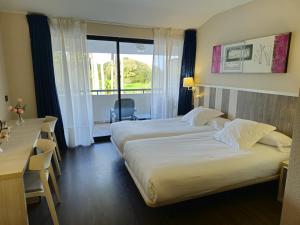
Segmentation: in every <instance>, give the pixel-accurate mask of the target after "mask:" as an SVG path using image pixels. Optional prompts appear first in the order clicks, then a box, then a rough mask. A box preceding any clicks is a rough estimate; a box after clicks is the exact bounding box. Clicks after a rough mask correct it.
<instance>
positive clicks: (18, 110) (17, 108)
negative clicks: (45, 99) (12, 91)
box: [8, 98, 26, 126]
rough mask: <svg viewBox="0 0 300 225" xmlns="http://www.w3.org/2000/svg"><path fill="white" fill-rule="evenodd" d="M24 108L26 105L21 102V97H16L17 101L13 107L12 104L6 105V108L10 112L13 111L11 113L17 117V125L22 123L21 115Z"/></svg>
mask: <svg viewBox="0 0 300 225" xmlns="http://www.w3.org/2000/svg"><path fill="white" fill-rule="evenodd" d="M25 109H26V105H25V104H23V99H22V98H18V102H17V104H16V106H15V107H13V106H9V107H8V110H9V111H10V112H13V113H16V114H17V116H18V118H17V121H16V124H17V125H18V126H20V125H22V124H23V123H24V119H23V117H22V115H23V114H24V112H25Z"/></svg>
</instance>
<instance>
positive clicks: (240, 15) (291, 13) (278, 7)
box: [196, 0, 300, 93]
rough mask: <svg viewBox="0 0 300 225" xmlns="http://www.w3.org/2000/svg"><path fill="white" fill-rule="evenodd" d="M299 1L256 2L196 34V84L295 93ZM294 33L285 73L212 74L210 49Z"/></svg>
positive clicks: (299, 70) (299, 75)
mask: <svg viewBox="0 0 300 225" xmlns="http://www.w3.org/2000/svg"><path fill="white" fill-rule="evenodd" d="M299 9H300V1H299V0H256V1H253V2H251V3H248V4H246V5H244V6H240V7H237V8H234V9H232V10H229V11H226V12H224V13H221V14H219V15H217V16H215V17H213V18H212V19H210V20H209V21H208V22H207V23H205V24H204V25H203V26H201V27H200V29H199V32H198V46H197V60H196V81H197V82H201V83H204V84H210V85H221V86H232V87H240V88H251V89H262V90H272V91H283V92H293V93H298V90H299V87H300V63H299V59H300V25H299V22H300V13H299ZM289 31H291V32H293V37H292V42H291V50H290V58H289V65H288V73H287V74H235V75H234V74H223V75H220V74H211V72H210V71H211V58H212V47H213V46H214V45H216V44H225V43H231V42H236V41H240V40H245V39H250V38H255V37H263V36H267V35H272V34H277V33H282V32H289Z"/></svg>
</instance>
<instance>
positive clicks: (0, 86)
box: [0, 26, 9, 120]
mask: <svg viewBox="0 0 300 225" xmlns="http://www.w3.org/2000/svg"><path fill="white" fill-rule="evenodd" d="M2 33H3V32H2V29H1V26H0V120H7V119H8V118H9V114H8V112H7V107H8V104H6V102H5V98H4V96H5V95H8V84H7V79H6V71H5V64H4V52H3V43H2Z"/></svg>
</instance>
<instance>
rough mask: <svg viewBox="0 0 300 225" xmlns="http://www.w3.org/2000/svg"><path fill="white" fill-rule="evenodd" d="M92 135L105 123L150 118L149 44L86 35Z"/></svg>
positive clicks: (106, 131) (101, 132) (103, 131)
mask: <svg viewBox="0 0 300 225" xmlns="http://www.w3.org/2000/svg"><path fill="white" fill-rule="evenodd" d="M87 43H88V46H87V47H88V53H89V65H90V78H91V79H90V80H91V87H92V95H93V106H94V122H95V128H96V129H95V134H94V136H108V135H110V134H109V124H110V123H113V122H116V121H121V120H136V119H140V120H141V119H150V110H151V109H150V100H151V99H150V97H151V79H152V58H153V41H151V40H137V39H124V38H110V37H98V36H96V37H95V36H88V41H87Z"/></svg>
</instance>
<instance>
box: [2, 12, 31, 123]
mask: <svg viewBox="0 0 300 225" xmlns="http://www.w3.org/2000/svg"><path fill="white" fill-rule="evenodd" d="M0 27H1V31H2V43H3V56H4V63H5V71H6V77H7V81H8V91H9V99H10V103H11V104H15V102H16V100H17V98H19V97H22V98H23V99H24V102H25V103H26V104H27V105H28V107H27V110H26V112H25V114H24V117H25V118H32V117H36V101H35V91H34V80H33V79H34V78H33V69H32V60H31V47H30V37H29V31H28V25H27V20H26V17H25V15H23V14H16V13H0Z"/></svg>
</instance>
